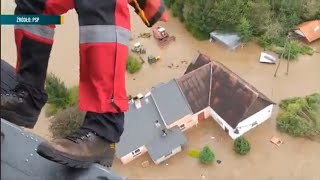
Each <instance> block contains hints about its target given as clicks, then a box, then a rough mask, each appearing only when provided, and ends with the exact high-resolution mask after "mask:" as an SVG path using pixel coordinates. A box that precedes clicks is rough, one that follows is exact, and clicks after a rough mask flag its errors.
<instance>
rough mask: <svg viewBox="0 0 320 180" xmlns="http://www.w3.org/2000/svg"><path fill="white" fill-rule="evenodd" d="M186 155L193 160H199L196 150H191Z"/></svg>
mask: <svg viewBox="0 0 320 180" xmlns="http://www.w3.org/2000/svg"><path fill="white" fill-rule="evenodd" d="M188 155H189V156H190V157H193V158H199V156H200V152H199V151H198V150H196V149H193V150H190V151H189V152H188Z"/></svg>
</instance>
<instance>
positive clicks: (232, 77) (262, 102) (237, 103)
mask: <svg viewBox="0 0 320 180" xmlns="http://www.w3.org/2000/svg"><path fill="white" fill-rule="evenodd" d="M197 61H199V62H201V63H197ZM209 61H210V63H208V62H209ZM199 64H204V65H203V66H201V67H198V66H199ZM209 66H210V68H208V67H209ZM188 69H189V70H190V72H188V73H187V74H185V75H184V76H183V77H181V78H180V79H179V80H178V82H180V81H182V82H183V81H184V79H188V77H185V76H200V74H206V76H207V77H202V78H201V81H203V83H204V84H206V86H205V87H207V88H209V90H208V93H209V95H205V96H206V97H208V98H209V99H208V104H209V105H210V107H211V108H212V109H213V110H214V111H215V112H216V113H217V114H218V115H219V116H220V117H221V118H223V119H224V120H225V121H226V122H227V123H228V124H229V125H230V126H231V127H233V128H235V127H236V126H237V125H238V124H239V123H240V122H241V121H242V120H244V119H246V118H247V117H249V116H251V115H253V114H254V113H256V112H258V111H260V110H261V109H263V108H264V107H266V106H268V105H270V104H273V102H272V101H271V100H270V99H268V98H267V97H266V96H265V95H263V94H262V93H261V92H260V91H258V90H257V89H256V88H254V87H253V86H252V85H250V84H249V83H248V82H246V81H245V80H244V79H242V78H241V77H239V76H238V75H236V74H235V73H234V72H232V71H231V70H230V69H229V68H227V67H226V66H224V65H223V64H221V63H219V62H217V61H213V60H210V58H209V57H208V56H205V55H203V54H201V53H199V56H198V57H197V58H196V60H195V61H194V63H192V64H190V65H189V67H188ZM192 69H193V70H192ZM204 71H206V73H204ZM191 73H192V74H193V75H189V74H191ZM208 79H209V80H208ZM207 80H208V81H207ZM205 81H207V82H205ZM198 83H199V82H197V83H192V84H188V86H185V85H182V86H180V88H181V90H182V92H183V93H184V94H185V97H186V99H187V101H188V102H189V104H190V106H191V108H192V109H193V110H198V109H200V110H201V109H204V108H206V107H207V106H208V104H207V105H206V104H205V103H204V101H205V100H203V103H202V104H201V105H200V103H198V104H196V103H194V102H193V101H194V99H195V98H196V97H195V95H194V93H189V92H190V91H193V92H196V91H195V90H194V89H199V88H198V86H199V85H198ZM180 84H181V83H180ZM180 84H179V85H180ZM208 84H209V86H208ZM202 88H203V89H201V91H202V92H205V90H204V87H202ZM199 94H200V93H199ZM199 94H198V96H199V97H200V95H199ZM202 95H204V94H202Z"/></svg>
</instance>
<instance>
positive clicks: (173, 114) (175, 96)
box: [151, 79, 192, 125]
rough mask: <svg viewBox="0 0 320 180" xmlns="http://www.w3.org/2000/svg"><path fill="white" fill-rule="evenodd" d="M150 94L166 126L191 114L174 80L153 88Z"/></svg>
mask: <svg viewBox="0 0 320 180" xmlns="http://www.w3.org/2000/svg"><path fill="white" fill-rule="evenodd" d="M151 94H152V97H153V99H154V102H155V104H156V106H157V108H158V111H159V113H160V116H161V118H162V120H163V121H164V123H165V124H166V125H170V124H172V123H174V122H176V121H177V120H179V119H181V118H183V117H184V116H186V115H188V114H192V111H191V109H190V106H189V104H188V102H187V101H186V99H185V97H184V95H183V94H182V92H181V91H180V88H179V86H178V85H177V82H176V80H175V79H173V80H171V81H169V82H168V83H164V84H161V85H159V86H157V88H153V89H152V90H151Z"/></svg>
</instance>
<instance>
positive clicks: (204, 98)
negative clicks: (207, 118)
mask: <svg viewBox="0 0 320 180" xmlns="http://www.w3.org/2000/svg"><path fill="white" fill-rule="evenodd" d="M210 71H211V64H206V65H203V66H202V67H200V68H199V69H197V70H196V71H191V72H189V73H188V74H185V75H184V76H182V77H181V78H179V79H177V82H178V85H179V87H180V89H181V91H182V92H183V94H184V95H185V97H186V99H187V101H188V103H189V105H190V107H191V110H192V112H193V113H196V112H199V111H201V110H203V109H204V108H206V107H208V106H209V91H210V83H209V82H210Z"/></svg>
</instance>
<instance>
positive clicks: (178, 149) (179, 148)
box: [154, 146, 182, 165]
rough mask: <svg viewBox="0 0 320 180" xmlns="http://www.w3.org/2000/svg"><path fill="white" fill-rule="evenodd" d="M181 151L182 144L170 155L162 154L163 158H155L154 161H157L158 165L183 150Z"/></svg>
mask: <svg viewBox="0 0 320 180" xmlns="http://www.w3.org/2000/svg"><path fill="white" fill-rule="evenodd" d="M181 151H182V148H181V146H179V147H177V148H176V149H173V150H172V152H171V154H170V155H167V156H162V157H161V158H159V159H157V160H155V161H154V163H155V164H156V165H158V164H160V163H161V162H163V161H165V160H167V159H169V158H171V157H172V156H174V155H175V154H177V153H179V152H181Z"/></svg>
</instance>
